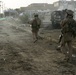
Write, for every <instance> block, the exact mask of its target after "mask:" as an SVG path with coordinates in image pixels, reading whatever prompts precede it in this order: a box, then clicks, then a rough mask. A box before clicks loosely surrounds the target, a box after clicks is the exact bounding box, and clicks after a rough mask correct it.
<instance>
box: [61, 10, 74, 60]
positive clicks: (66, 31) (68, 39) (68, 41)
mask: <svg viewBox="0 0 76 75" xmlns="http://www.w3.org/2000/svg"><path fill="white" fill-rule="evenodd" d="M73 22H75V20H74V19H73V12H72V11H71V10H68V11H67V14H66V18H65V19H64V20H62V22H61V28H62V34H63V36H62V40H61V51H62V52H63V53H65V59H67V60H69V61H71V60H72V40H73V33H72V31H71V30H70V28H69V25H70V23H73ZM66 45H67V47H68V53H67V51H66V48H65V47H66Z"/></svg>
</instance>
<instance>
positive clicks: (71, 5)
mask: <svg viewBox="0 0 76 75" xmlns="http://www.w3.org/2000/svg"><path fill="white" fill-rule="evenodd" d="M66 3H67V4H68V5H67V7H66V8H68V9H73V8H74V9H76V1H74V0H73V1H66ZM53 5H54V7H56V8H57V10H58V9H59V8H63V7H62V2H61V1H57V2H54V3H53ZM60 6H61V7H60ZM74 9H73V10H74Z"/></svg>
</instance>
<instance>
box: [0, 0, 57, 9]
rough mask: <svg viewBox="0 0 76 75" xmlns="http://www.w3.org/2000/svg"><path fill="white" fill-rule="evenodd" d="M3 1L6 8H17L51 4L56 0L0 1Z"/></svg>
mask: <svg viewBox="0 0 76 75" xmlns="http://www.w3.org/2000/svg"><path fill="white" fill-rule="evenodd" d="M0 1H3V2H4V4H5V7H7V8H19V7H23V6H27V5H29V4H31V3H53V2H55V1H58V0H0Z"/></svg>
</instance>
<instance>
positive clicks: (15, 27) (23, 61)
mask: <svg viewBox="0 0 76 75" xmlns="http://www.w3.org/2000/svg"><path fill="white" fill-rule="evenodd" d="M59 34H60V30H44V29H42V30H40V36H41V37H42V38H40V39H39V40H38V41H37V42H36V43H33V39H32V34H31V29H30V27H29V26H26V25H22V24H20V23H19V22H18V21H17V20H16V19H12V18H6V19H5V20H1V21H0V75H76V61H75V60H73V62H72V63H68V62H66V61H64V54H62V53H60V52H58V51H57V50H56V47H57V46H58V44H57V40H58V36H59ZM74 45H75V44H74ZM74 59H75V58H74Z"/></svg>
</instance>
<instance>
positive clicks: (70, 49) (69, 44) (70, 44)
mask: <svg viewBox="0 0 76 75" xmlns="http://www.w3.org/2000/svg"><path fill="white" fill-rule="evenodd" d="M67 45H68V51H69V52H68V56H69V60H70V61H71V60H72V42H71V41H69V42H68V43H67Z"/></svg>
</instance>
